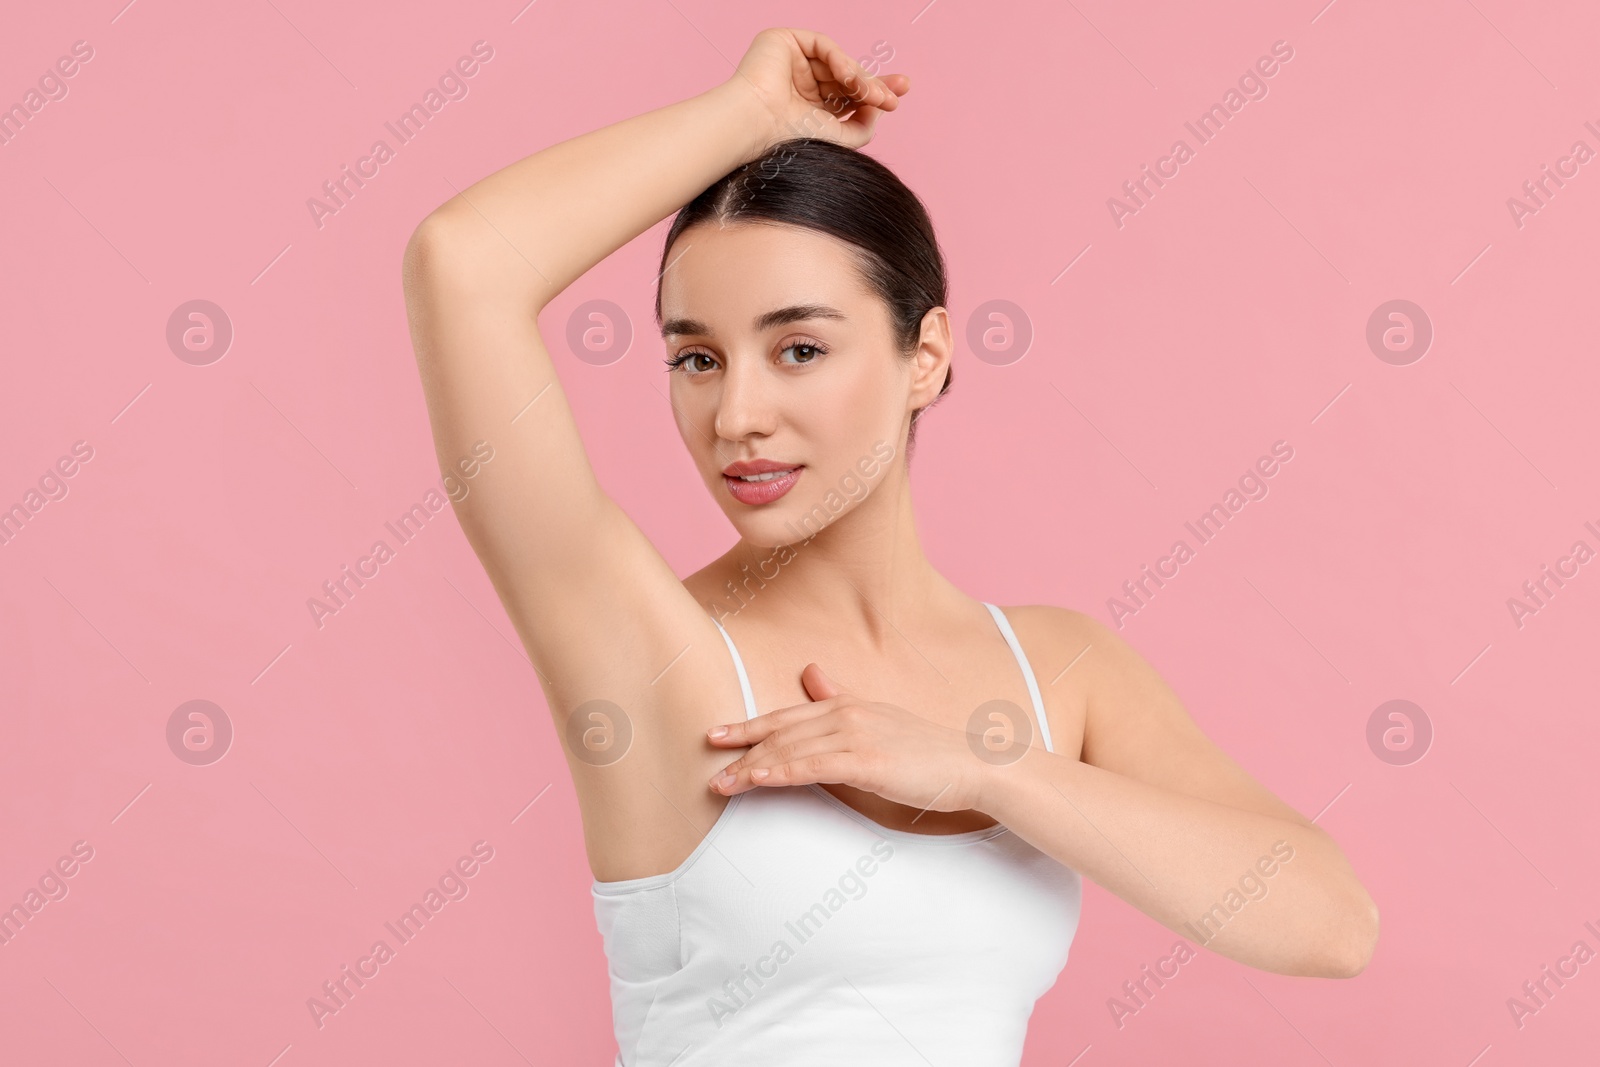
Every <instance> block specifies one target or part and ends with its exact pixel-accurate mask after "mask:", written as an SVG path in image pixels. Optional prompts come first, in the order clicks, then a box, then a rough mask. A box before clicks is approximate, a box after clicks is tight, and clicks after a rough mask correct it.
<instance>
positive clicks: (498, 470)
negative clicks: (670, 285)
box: [403, 29, 904, 710]
mask: <svg viewBox="0 0 1600 1067" xmlns="http://www.w3.org/2000/svg"><path fill="white" fill-rule="evenodd" d="M901 91H904V90H901ZM839 95H842V96H845V97H848V98H849V99H850V100H851V101H852V102H853V103H854V105H855V106H854V108H853V111H851V110H850V109H849V108H848V107H846V108H838V109H836V113H837V114H838V115H845V114H848V116H849V117H847V118H844V120H843V121H840V119H839V118H837V117H835V112H832V111H829V110H826V109H825V108H826V105H825V100H826V99H827V98H828V97H829V96H839ZM896 102H897V101H896V94H895V91H893V90H891V89H890V88H889V87H888V84H887V83H886V82H885V81H884V80H883V79H879V78H874V77H872V76H870V75H867V74H866V72H865V71H863V70H862V69H861V67H860V66H859V64H857V63H856V62H855V61H854V60H852V59H850V58H849V57H848V56H846V55H844V53H843V52H842V51H840V50H839V48H838V46H837V45H834V44H833V42H831V41H829V40H828V39H827V38H826V37H823V36H822V35H820V34H813V33H810V32H808V31H802V30H786V29H785V30H763V31H762V32H761V33H760V34H759V35H757V37H756V40H755V42H754V43H753V44H752V45H751V47H750V50H749V51H748V52H747V54H746V55H745V57H744V59H743V60H742V61H741V63H740V65H739V70H738V71H737V72H736V73H735V74H734V76H733V77H732V78H730V79H729V80H728V81H726V82H724V83H722V84H720V85H718V86H717V87H715V88H713V89H711V90H708V91H706V92H704V93H701V94H700V95H698V96H694V97H691V98H689V99H687V100H684V101H681V102H679V103H675V104H672V105H669V106H667V107H663V108H659V109H657V110H654V111H650V112H647V113H645V114H642V115H638V116H636V117H634V118H630V119H627V120H624V121H622V122H618V123H616V124H614V125H611V126H606V127H604V128H602V129H599V130H595V131H593V132H591V133H587V134H584V135H582V136H579V137H575V138H572V139H571V140H567V141H563V142H561V143H559V144H556V145H553V146H551V147H549V148H546V149H544V150H542V151H540V152H537V153H535V154H533V155H531V156H528V157H527V158H525V159H522V160H520V161H518V162H516V163H513V164H511V165H510V166H507V167H505V168H504V169H502V170H500V171H497V172H495V173H494V174H491V175H489V176H488V177H486V178H484V179H482V180H481V181H478V182H476V183H475V184H473V185H471V186H468V187H467V188H466V189H464V190H462V191H461V192H460V193H459V194H458V195H456V196H454V197H452V198H450V199H449V200H448V201H446V202H445V203H443V204H442V205H441V206H440V207H439V208H437V209H436V210H434V211H433V212H432V213H431V214H429V215H428V216H427V218H425V219H424V220H423V221H422V222H421V223H420V224H419V225H418V226H417V228H416V231H415V232H414V233H413V234H412V236H411V240H410V241H409V243H408V244H407V247H406V251H405V257H404V263H403V278H404V286H405V297H406V308H407V314H408V319H409V323H410V328H411V336H412V343H413V346H414V348H415V351H416V358H417V364H418V368H419V371H420V373H421V377H422V384H423V388H424V391H425V393H426V397H427V404H428V415H429V419H430V422H431V424H432V427H433V435H434V444H435V448H436V451H437V454H438V460H439V463H440V467H441V469H443V470H447V471H449V470H453V469H455V467H456V464H457V463H458V462H459V461H461V460H462V459H465V458H467V457H469V456H471V455H473V452H474V445H475V444H476V443H477V442H480V441H481V442H486V443H487V445H488V446H489V447H491V448H493V449H494V453H493V455H494V461H493V462H492V463H490V464H487V465H485V466H484V467H483V468H482V470H481V473H479V474H478V475H477V476H476V477H475V478H474V480H473V484H472V488H471V491H470V492H469V493H467V494H466V495H465V496H464V497H463V498H462V499H460V500H457V501H455V502H454V506H455V511H456V514H457V517H458V518H459V520H460V522H461V526H462V529H463V530H464V531H465V533H466V535H467V538H468V540H469V542H470V543H471V544H472V547H473V549H474V551H475V552H476V553H477V555H478V558H479V559H480V560H481V561H482V563H483V565H484V568H485V570H486V571H487V572H488V574H489V577H490V579H491V580H492V581H493V583H494V585H495V588H496V591H497V592H498V593H499V596H500V599H501V602H502V604H504V606H505V608H506V610H507V612H508V614H509V615H510V617H511V619H512V621H513V623H514V624H515V625H516V627H517V629H518V632H519V633H520V635H521V636H522V639H523V642H524V644H525V645H526V646H527V648H528V651H529V654H530V656H533V657H534V663H535V666H536V667H538V668H539V669H540V671H541V673H542V674H545V675H546V677H547V678H548V676H549V674H550V671H551V669H552V668H556V669H557V670H558V673H559V674H560V675H561V679H562V681H564V682H568V683H571V684H572V685H573V686H575V687H576V688H578V689H583V690H588V691H589V692H595V691H598V689H599V688H600V684H601V683H602V682H604V681H605V680H607V678H608V677H609V679H610V680H611V681H612V682H617V681H619V679H616V678H615V677H614V676H615V673H616V671H617V669H618V666H619V665H618V663H617V662H615V661H613V662H611V663H610V664H605V663H601V662H598V660H599V658H600V657H598V656H596V655H595V653H594V649H595V648H597V647H606V648H610V649H613V650H616V655H617V656H619V657H620V656H627V655H629V653H633V654H634V656H633V658H637V659H642V658H643V655H644V654H646V653H649V652H651V651H653V650H654V648H653V644H643V645H642V644H641V641H643V640H644V639H645V636H646V632H648V633H649V634H651V635H662V634H671V633H675V632H678V631H681V630H682V629H683V627H684V626H685V625H686V620H688V619H689V618H690V615H689V613H690V611H694V612H700V609H699V608H698V606H696V605H695V604H694V601H693V600H692V598H690V597H689V595H688V594H687V592H686V591H684V590H683V588H682V585H681V583H680V582H679V581H678V579H677V578H676V576H675V575H673V573H672V571H671V569H670V568H669V567H668V566H667V565H666V563H665V561H664V560H662V559H661V557H660V556H659V555H658V554H657V553H656V552H655V550H654V548H653V546H651V545H650V544H649V543H648V541H647V540H646V539H645V538H644V536H643V535H642V533H641V532H640V531H639V530H638V528H637V527H636V526H635V525H634V524H633V522H632V521H631V520H630V519H628V518H627V516H626V515H625V514H624V513H623V512H622V510H621V509H620V508H618V507H617V506H616V505H615V504H614V503H613V502H612V501H611V500H610V499H609V498H608V497H607V496H606V495H605V494H604V493H603V492H602V491H601V489H600V487H599V485H598V484H597V483H596V480H595V477H594V473H593V470H592V468H591V467H590V464H589V461H588V457H587V455H586V454H585V453H584V450H583V444H582V441H581V440H580V438H579V435H578V431H577V427H576V424H575V423H574V420H573V417H572V412H571V409H570V407H569V406H568V404H567V398H566V396H565V393H564V392H563V390H562V388H561V384H560V382H559V381H558V380H557V376H556V374H555V369H554V366H553V364H552V361H551V359H550V355H549V353H548V351H547V350H546V348H545V345H544V342H543V340H542V339H541V337H540V334H539V329H538V315H539V312H540V311H541V310H542V309H543V308H544V307H545V306H546V305H547V304H548V303H549V302H550V301H551V300H552V299H554V298H555V296H556V295H557V294H559V293H560V292H561V291H562V290H563V289H565V288H566V287H567V286H568V285H570V284H571V283H572V282H573V281H574V280H575V279H577V278H578V277H579V276H581V275H582V274H583V273H584V272H586V271H587V270H589V268H590V267H592V266H594V265H595V264H596V263H598V262H600V260H602V259H604V258H605V257H606V256H608V255H610V254H611V253H612V252H613V251H615V250H616V249H618V248H620V247H621V246H622V245H624V244H626V243H627V242H628V241H630V240H632V239H633V238H634V237H636V236H638V235H639V234H641V233H643V232H644V231H645V230H647V229H649V228H650V227H651V226H653V225H655V224H656V223H657V222H659V221H660V220H661V219H663V218H665V217H666V216H667V215H669V214H671V213H672V212H674V211H676V210H677V209H678V208H680V207H682V206H683V205H684V204H686V203H687V202H688V201H689V200H691V199H693V198H694V197H695V196H696V195H698V194H699V193H700V192H701V191H702V190H703V189H705V188H706V187H707V186H709V185H711V184H712V183H713V182H715V181H716V180H717V179H718V178H720V177H722V176H723V175H724V174H726V173H728V172H729V171H731V170H733V169H735V168H736V167H738V166H739V165H741V164H743V163H745V162H748V161H750V160H751V159H754V158H756V157H757V156H759V155H760V154H761V152H762V151H763V150H764V149H765V148H766V147H767V146H768V145H769V144H771V143H773V142H775V141H777V140H780V139H782V138H784V137H788V136H799V135H809V136H824V137H830V138H832V139H834V140H837V141H840V142H842V143H847V144H852V145H855V146H859V145H860V144H864V143H865V142H866V141H867V140H869V139H870V137H871V129H872V126H873V124H874V122H875V120H876V118H877V111H878V108H877V107H876V106H873V105H876V104H882V105H884V106H885V108H886V109H888V108H893V107H894V106H895V103H896ZM700 614H701V616H702V618H701V621H702V622H703V621H704V618H703V612H700ZM658 668H659V665H656V666H654V667H651V668H650V669H652V670H653V669H658ZM640 669H641V670H644V669H646V668H645V667H644V666H643V665H641V667H640ZM591 682H592V683H593V684H591ZM552 710H555V708H554V707H553V708H552Z"/></svg>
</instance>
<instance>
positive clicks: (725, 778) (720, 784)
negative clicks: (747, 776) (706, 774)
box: [714, 772, 739, 789]
mask: <svg viewBox="0 0 1600 1067" xmlns="http://www.w3.org/2000/svg"><path fill="white" fill-rule="evenodd" d="M738 780H739V776H738V775H736V774H728V773H726V772H724V773H723V774H722V775H721V776H719V777H718V778H717V780H716V782H715V783H714V784H715V785H716V787H717V788H718V789H726V788H728V787H729V786H731V785H732V784H733V783H734V782H736V781H738Z"/></svg>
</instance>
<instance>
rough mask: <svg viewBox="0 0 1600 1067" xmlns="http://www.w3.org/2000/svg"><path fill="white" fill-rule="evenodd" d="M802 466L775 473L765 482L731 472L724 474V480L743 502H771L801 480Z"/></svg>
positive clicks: (734, 496)
mask: <svg viewBox="0 0 1600 1067" xmlns="http://www.w3.org/2000/svg"><path fill="white" fill-rule="evenodd" d="M801 470H802V468H800V467H795V468H793V469H792V470H788V471H785V472H784V473H782V474H778V475H775V476H774V477H772V478H769V479H768V480H766V481H764V482H749V481H745V480H744V479H743V478H739V477H735V476H734V475H731V474H724V475H723V476H722V480H723V482H725V483H726V484H727V486H728V492H729V493H731V494H733V498H734V499H735V500H737V501H739V503H741V504H770V503H772V502H773V501H774V500H776V499H778V498H779V497H780V496H782V495H783V494H785V493H787V492H788V491H789V490H790V489H793V488H794V483H795V482H797V481H799V480H800V471H801Z"/></svg>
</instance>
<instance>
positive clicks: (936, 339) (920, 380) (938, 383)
mask: <svg viewBox="0 0 1600 1067" xmlns="http://www.w3.org/2000/svg"><path fill="white" fill-rule="evenodd" d="M954 355H955V350H954V342H953V340H952V338H951V334H950V313H949V312H948V311H946V310H945V309H944V308H943V307H936V308H930V309H929V310H928V313H927V314H925V315H923V316H922V336H921V338H920V339H919V340H918V342H917V350H916V353H915V355H914V357H913V360H914V364H915V371H914V376H913V378H912V382H911V409H912V410H913V411H920V410H921V409H923V408H925V407H927V406H928V405H929V404H932V403H933V402H934V401H935V400H937V399H938V398H939V394H940V392H941V391H943V389H944V383H945V378H946V376H947V375H948V374H949V373H950V370H951V366H950V361H951V359H952V358H953V357H954Z"/></svg>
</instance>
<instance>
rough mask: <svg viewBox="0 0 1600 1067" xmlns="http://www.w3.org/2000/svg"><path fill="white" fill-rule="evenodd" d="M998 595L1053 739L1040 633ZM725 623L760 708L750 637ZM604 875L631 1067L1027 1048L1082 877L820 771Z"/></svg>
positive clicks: (997, 613)
mask: <svg viewBox="0 0 1600 1067" xmlns="http://www.w3.org/2000/svg"><path fill="white" fill-rule="evenodd" d="M984 606H985V607H987V608H988V609H989V612H990V614H991V615H993V616H994V620H995V622H996V623H997V624H998V625H999V627H1000V632H1001V634H1002V635H1003V636H1004V637H1005V640H1006V643H1007V644H1008V645H1010V646H1011V651H1012V653H1013V654H1014V655H1015V656H1016V658H1017V663H1018V664H1019V665H1020V666H1021V668H1022V674H1023V677H1024V679H1025V680H1026V681H1027V684H1028V694H1029V696H1030V697H1031V698H1032V700H1033V709H1034V715H1035V717H1036V718H1037V720H1038V724H1039V732H1040V735H1041V739H1042V740H1043V742H1044V744H1045V747H1046V749H1048V750H1049V751H1052V752H1053V751H1054V749H1053V748H1051V747H1050V727H1049V723H1048V721H1047V720H1046V718H1045V713H1044V706H1043V702H1042V701H1041V699H1040V696H1039V686H1038V683H1037V682H1036V681H1035V680H1034V676H1033V670H1032V668H1031V667H1030V666H1029V665H1028V660H1027V657H1026V656H1025V655H1023V652H1022V646H1021V645H1020V644H1018V642H1017V638H1016V634H1015V633H1014V632H1013V631H1012V629H1011V624H1010V623H1009V622H1008V621H1007V619H1006V617H1005V614H1004V613H1003V612H1001V610H1000V609H999V608H997V607H996V606H995V605H993V604H987V603H986V604H985V605H984ZM717 629H718V630H721V632H722V637H723V640H725V641H726V642H727V644H728V651H729V652H731V653H732V655H733V663H734V667H735V668H736V669H737V670H738V672H739V687H740V689H741V691H742V692H743V694H744V704H745V717H746V718H751V719H753V718H755V717H756V715H757V712H756V707H755V698H754V696H753V695H752V694H751V691H750V679H749V676H748V675H747V674H746V673H745V668H744V663H743V661H742V660H741V659H740V658H739V650H738V649H737V648H735V647H734V644H733V639H732V638H731V637H729V636H728V632H727V630H725V629H723V628H722V624H721V623H718V624H717ZM729 758H730V760H731V759H732V758H733V757H732V756H731V755H730V757H729ZM1024 758H1026V757H1024ZM592 892H593V896H594V906H595V919H596V922H597V923H598V925H599V928H600V934H601V937H602V938H603V939H604V942H605V951H606V957H607V960H608V961H609V965H610V966H609V971H610V982H611V1006H612V1025H613V1029H614V1030H615V1033H616V1039H617V1048H618V1053H617V1058H616V1060H615V1062H614V1064H613V1067H668V1065H670V1067H699V1065H709V1064H715V1065H723V1064H730V1063H752V1064H756V1063H759V1064H761V1065H762V1067H786V1065H801V1064H804V1065H806V1067H814V1065H816V1064H819V1063H832V1064H837V1065H845V1064H865V1063H870V1064H872V1065H873V1067H900V1065H902V1064H903V1065H906V1067H928V1065H929V1064H930V1063H932V1064H939V1065H944V1064H949V1065H952V1067H955V1065H959V1067H1017V1064H1018V1063H1020V1062H1021V1059H1022V1044H1023V1038H1024V1036H1025V1034H1026V1031H1027V1025H1028V1018H1029V1016H1030V1015H1031V1014H1032V1013H1033V1005H1034V1002H1035V1001H1036V1000H1038V998H1039V997H1040V996H1042V995H1043V994H1044V992H1045V991H1046V990H1048V989H1049V988H1050V987H1051V986H1052V985H1053V984H1054V983H1055V980H1056V978H1057V976H1058V975H1059V974H1060V973H1061V969H1062V967H1063V966H1064V965H1065V964H1066V961H1067V952H1068V949H1069V948H1070V947H1071V944H1072V938H1073V935H1074V934H1075V933H1076V932H1077V928H1078V914H1079V907H1080V904H1081V901H1082V882H1081V881H1080V879H1079V876H1078V873H1077V872H1076V871H1074V870H1072V869H1071V868H1070V867H1067V866H1065V865H1063V864H1061V863H1060V862H1058V861H1057V860H1055V859H1053V858H1051V857H1050V856H1048V855H1046V854H1045V853H1043V852H1041V851H1039V850H1038V849H1036V848H1034V847H1033V846H1032V845H1030V844H1028V843H1027V842H1026V841H1024V840H1022V839H1021V838H1019V837H1017V836H1016V835H1014V834H1012V833H1011V832H1010V831H1008V830H1007V829H1006V828H1005V827H1004V826H1000V825H996V826H993V827H989V828H987V829H983V830H974V831H971V832H969V833H961V834H922V833H911V832H906V831H900V830H892V829H889V828H887V827H885V826H882V825H880V824H878V823H877V822H875V821H873V820H871V819H869V818H867V817H866V816H865V815H863V814H861V813H860V812H857V811H856V810H855V809H854V808H851V807H850V806H849V805H847V804H845V803H844V802H843V801H841V800H839V799H838V798H837V797H835V796H833V795H832V794H831V793H829V792H828V791H827V790H825V789H823V788H822V787H821V786H820V785H807V786H772V787H757V788H755V789H752V790H748V791H746V792H743V793H739V794H737V795H735V796H733V797H730V798H729V799H728V804H727V806H726V807H725V808H724V809H723V812H722V814H721V816H720V817H719V818H718V819H717V821H716V823H715V824H713V825H712V827H711V829H710V831H709V832H708V833H707V834H706V836H705V838H704V839H703V840H702V841H701V842H700V845H699V847H697V848H696V849H695V850H694V851H693V852H692V853H690V855H689V857H688V858H687V859H685V860H684V861H683V862H682V863H681V864H679V865H678V867H677V869H676V870H674V871H670V872H668V873H666V874H658V875H651V876H649V877H644V878H632V879H628V880H626V881H620V882H600V881H596V882H595V883H594V886H593V890H592Z"/></svg>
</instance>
